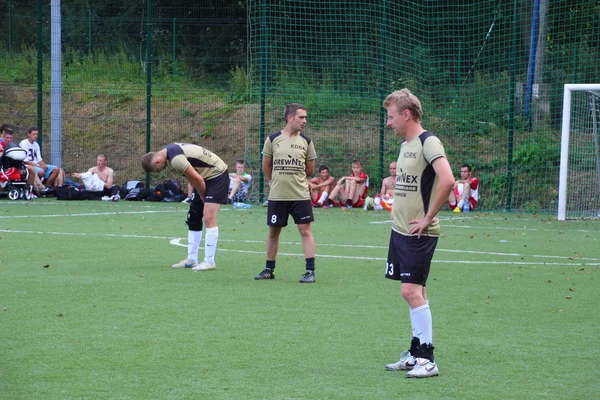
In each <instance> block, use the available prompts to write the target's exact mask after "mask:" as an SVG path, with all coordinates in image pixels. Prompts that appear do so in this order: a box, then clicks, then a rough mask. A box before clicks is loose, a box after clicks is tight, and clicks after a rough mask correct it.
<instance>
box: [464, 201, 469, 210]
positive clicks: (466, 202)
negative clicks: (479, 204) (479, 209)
mask: <svg viewBox="0 0 600 400" xmlns="http://www.w3.org/2000/svg"><path fill="white" fill-rule="evenodd" d="M469 211H470V210H469V202H468V201H465V204H464V205H463V212H469Z"/></svg>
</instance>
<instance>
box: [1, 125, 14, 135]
mask: <svg viewBox="0 0 600 400" xmlns="http://www.w3.org/2000/svg"><path fill="white" fill-rule="evenodd" d="M4 131H6V132H10V133H13V128H12V127H11V126H10V125H8V124H2V126H0V132H4Z"/></svg>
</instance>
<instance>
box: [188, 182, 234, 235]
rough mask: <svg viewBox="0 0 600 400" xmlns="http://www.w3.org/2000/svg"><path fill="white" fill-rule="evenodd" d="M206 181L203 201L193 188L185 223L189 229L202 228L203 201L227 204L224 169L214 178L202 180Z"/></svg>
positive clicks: (197, 229)
mask: <svg viewBox="0 0 600 400" xmlns="http://www.w3.org/2000/svg"><path fill="white" fill-rule="evenodd" d="M204 182H205V183H206V193H205V194H204V199H205V201H204V202H203V201H202V200H201V199H200V196H199V195H198V191H197V190H196V188H194V192H193V193H192V202H191V203H190V210H189V211H188V214H187V221H186V224H187V225H188V228H189V229H190V230H191V231H201V230H202V218H204V203H205V202H206V203H219V204H227V192H228V190H229V174H228V173H227V171H225V172H224V173H223V174H221V175H219V176H217V177H216V178H212V179H209V180H207V181H204Z"/></svg>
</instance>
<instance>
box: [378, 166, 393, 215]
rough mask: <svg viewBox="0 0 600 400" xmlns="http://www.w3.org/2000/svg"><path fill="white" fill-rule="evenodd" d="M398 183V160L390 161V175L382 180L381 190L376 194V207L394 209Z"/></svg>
mask: <svg viewBox="0 0 600 400" xmlns="http://www.w3.org/2000/svg"><path fill="white" fill-rule="evenodd" d="M395 185H396V162H395V161H394V162H393V163H390V176H388V177H387V178H384V180H383V181H382V182H381V191H380V192H379V194H378V195H376V196H375V206H374V207H375V209H376V210H381V209H384V210H387V211H392V203H393V202H394V186H395Z"/></svg>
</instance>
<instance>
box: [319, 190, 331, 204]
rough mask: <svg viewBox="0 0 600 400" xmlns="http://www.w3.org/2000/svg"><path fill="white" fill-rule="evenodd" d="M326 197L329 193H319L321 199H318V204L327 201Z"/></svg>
mask: <svg viewBox="0 0 600 400" xmlns="http://www.w3.org/2000/svg"><path fill="white" fill-rule="evenodd" d="M327 196H329V193H327V192H323V193H321V197H319V204H323V203H325V200H327Z"/></svg>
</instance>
